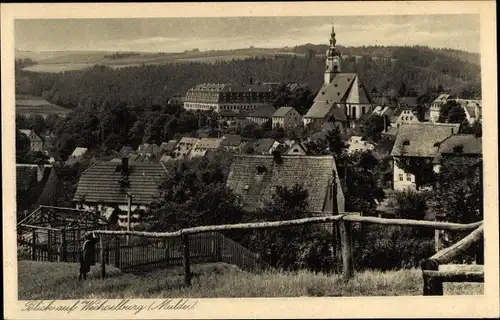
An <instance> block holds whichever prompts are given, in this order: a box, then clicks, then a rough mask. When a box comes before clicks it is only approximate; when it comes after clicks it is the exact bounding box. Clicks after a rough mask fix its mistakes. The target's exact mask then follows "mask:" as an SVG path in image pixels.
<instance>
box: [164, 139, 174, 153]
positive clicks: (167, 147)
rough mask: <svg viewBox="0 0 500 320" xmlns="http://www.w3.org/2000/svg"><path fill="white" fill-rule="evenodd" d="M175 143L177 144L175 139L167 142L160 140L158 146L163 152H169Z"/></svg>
mask: <svg viewBox="0 0 500 320" xmlns="http://www.w3.org/2000/svg"><path fill="white" fill-rule="evenodd" d="M176 145H177V140H170V141H168V142H167V143H165V142H162V143H161V146H160V147H161V148H162V151H163V152H170V151H172V150H174V148H175V146H176Z"/></svg>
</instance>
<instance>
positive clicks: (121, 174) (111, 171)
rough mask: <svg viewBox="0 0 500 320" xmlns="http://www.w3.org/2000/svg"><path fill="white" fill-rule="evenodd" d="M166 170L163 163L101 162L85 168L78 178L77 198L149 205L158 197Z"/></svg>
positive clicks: (80, 199)
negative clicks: (159, 187) (129, 199)
mask: <svg viewBox="0 0 500 320" xmlns="http://www.w3.org/2000/svg"><path fill="white" fill-rule="evenodd" d="M165 173H166V170H165V167H163V165H161V164H160V163H158V162H156V163H128V160H122V163H115V162H98V163H96V164H95V165H93V166H91V167H90V168H88V169H87V170H85V171H84V172H83V173H82V175H81V177H80V181H79V182H78V187H77V189H76V193H75V196H74V200H75V201H82V202H88V203H103V204H126V203H127V200H128V199H127V194H129V195H131V196H132V202H133V203H134V204H140V205H149V204H151V202H153V201H154V200H155V196H156V195H157V192H158V186H159V184H160V183H161V179H162V177H163V176H164V175H165Z"/></svg>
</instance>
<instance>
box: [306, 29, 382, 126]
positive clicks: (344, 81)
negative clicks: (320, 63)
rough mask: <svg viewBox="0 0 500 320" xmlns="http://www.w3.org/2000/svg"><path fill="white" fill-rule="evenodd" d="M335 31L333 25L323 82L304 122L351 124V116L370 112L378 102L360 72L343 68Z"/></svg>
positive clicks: (309, 123)
mask: <svg viewBox="0 0 500 320" xmlns="http://www.w3.org/2000/svg"><path fill="white" fill-rule="evenodd" d="M335 35H336V34H335V31H334V28H333V26H332V32H331V35H330V48H329V49H328V50H327V52H326V63H325V64H326V68H325V72H324V75H323V76H324V84H323V86H322V87H321V89H320V90H319V92H318V94H317V95H316V97H315V98H314V103H313V105H312V106H311V108H310V109H309V110H308V111H307V113H306V114H305V115H304V117H303V123H304V126H309V125H311V124H313V123H315V122H320V123H322V122H335V121H339V122H341V123H343V124H344V127H348V126H351V124H349V123H347V122H348V119H349V120H356V119H359V118H361V116H363V115H364V114H365V113H371V112H372V109H373V107H374V105H375V103H374V101H373V99H372V98H371V96H370V94H369V93H368V90H367V89H366V88H365V86H364V84H363V82H362V81H361V79H360V77H359V75H358V74H357V73H344V72H341V61H342V58H341V54H340V50H339V49H338V48H337V47H336V46H335V45H336V38H335Z"/></svg>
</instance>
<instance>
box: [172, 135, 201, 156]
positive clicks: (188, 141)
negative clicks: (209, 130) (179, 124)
mask: <svg viewBox="0 0 500 320" xmlns="http://www.w3.org/2000/svg"><path fill="white" fill-rule="evenodd" d="M197 142H198V138H190V137H182V138H181V139H180V140H179V142H178V143H177V145H176V146H175V148H174V150H173V151H172V157H173V158H174V159H178V158H184V157H186V156H187V155H188V154H189V152H191V149H192V148H193V147H194V145H195V144H196V143H197Z"/></svg>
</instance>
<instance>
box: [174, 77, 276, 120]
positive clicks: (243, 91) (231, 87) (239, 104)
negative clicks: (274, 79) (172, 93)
mask: <svg viewBox="0 0 500 320" xmlns="http://www.w3.org/2000/svg"><path fill="white" fill-rule="evenodd" d="M277 86H278V84H276V83H253V81H252V80H250V83H248V84H220V83H204V84H199V85H196V86H194V87H192V88H191V89H189V90H188V92H187V93H186V96H185V97H184V108H185V109H187V110H204V111H216V112H220V111H224V110H230V111H236V112H239V111H247V112H248V111H254V110H258V109H259V108H261V107H269V106H272V103H273V99H274V90H275V89H276V87H277Z"/></svg>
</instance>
